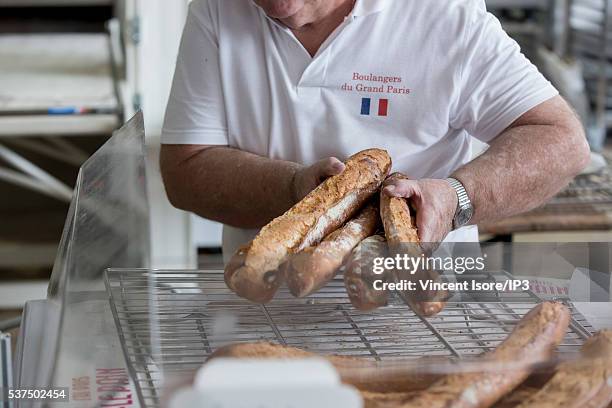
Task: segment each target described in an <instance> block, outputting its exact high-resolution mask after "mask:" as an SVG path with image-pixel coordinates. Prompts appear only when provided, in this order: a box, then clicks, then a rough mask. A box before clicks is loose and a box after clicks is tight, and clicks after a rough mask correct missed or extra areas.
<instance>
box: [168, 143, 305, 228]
mask: <svg viewBox="0 0 612 408" xmlns="http://www.w3.org/2000/svg"><path fill="white" fill-rule="evenodd" d="M167 149H169V148H167ZM170 155H171V153H169V152H168V151H166V152H164V150H163V149H162V158H161V164H162V174H163V176H164V183H165V185H166V191H167V193H168V197H169V198H170V201H171V202H172V204H173V205H174V206H175V207H178V208H181V209H183V210H186V211H191V212H194V213H196V214H199V215H201V216H202V217H205V218H208V219H211V220H215V221H219V222H222V223H224V224H228V225H233V226H237V227H242V228H258V227H261V226H263V225H265V224H266V223H267V222H269V221H270V220H271V219H272V218H274V217H276V216H278V215H280V214H282V213H283V212H284V211H286V210H287V209H289V208H290V207H291V205H293V202H294V197H293V195H294V192H293V190H292V189H293V183H292V181H293V177H294V175H295V173H296V171H297V170H298V169H299V168H300V166H299V165H298V164H296V163H292V162H287V161H282V160H272V159H268V158H265V157H261V156H257V155H255V154H252V153H248V152H244V151H241V150H236V149H232V148H229V147H208V148H205V149H201V150H199V151H195V152H194V153H193V154H192V155H190V156H189V157H186V158H183V159H182V160H176V158H175V157H164V156H170Z"/></svg>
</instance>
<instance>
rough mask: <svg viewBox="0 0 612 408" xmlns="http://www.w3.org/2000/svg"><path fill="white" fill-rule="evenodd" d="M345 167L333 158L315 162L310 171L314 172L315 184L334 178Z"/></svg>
mask: <svg viewBox="0 0 612 408" xmlns="http://www.w3.org/2000/svg"><path fill="white" fill-rule="evenodd" d="M345 168H346V166H345V165H344V163H342V162H341V161H340V160H338V159H336V158H335V157H328V158H327V159H323V160H319V161H318V162H316V163H315V164H314V165H313V166H312V169H313V170H314V174H313V175H314V178H315V180H317V183H321V182H323V181H324V180H325V179H326V178H328V177H330V176H336V175H338V174H340V173H342V172H343V171H344V169H345Z"/></svg>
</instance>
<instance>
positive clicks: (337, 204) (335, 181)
mask: <svg viewBox="0 0 612 408" xmlns="http://www.w3.org/2000/svg"><path fill="white" fill-rule="evenodd" d="M390 168H391V158H390V157H389V155H388V153H387V152H386V151H384V150H380V149H369V150H364V151H362V152H359V153H357V154H355V155H353V156H351V157H350V158H349V159H348V160H347V161H346V168H345V170H344V171H343V172H342V173H341V174H339V175H337V176H333V177H330V178H328V179H327V180H325V181H324V182H323V183H322V184H321V185H319V186H318V187H317V188H315V189H314V190H313V191H312V192H311V193H310V194H308V195H307V196H306V197H304V199H303V200H302V201H300V202H299V203H297V204H296V205H294V206H293V207H292V208H291V209H289V210H288V211H287V212H286V213H285V214H283V215H281V216H280V217H278V218H275V219H274V220H272V221H271V222H270V223H269V224H268V225H266V226H265V227H263V228H262V229H261V231H260V232H259V234H257V236H256V237H255V239H253V241H251V242H250V243H249V244H247V245H245V246H243V247H241V248H240V249H238V251H237V252H236V253H235V254H234V256H233V258H232V259H231V260H230V262H229V263H228V265H227V266H226V268H225V282H226V284H227V286H228V287H229V288H230V289H231V290H233V291H234V292H235V293H236V294H237V295H238V296H241V297H244V298H246V299H249V300H251V301H253V302H258V303H266V302H268V301H270V300H271V299H272V297H273V296H274V293H275V292H276V290H277V289H278V287H279V285H280V284H281V282H282V280H283V277H282V273H281V271H280V270H279V266H280V265H281V263H283V262H284V261H285V259H286V258H287V256H288V255H289V254H291V253H295V252H299V251H300V250H302V249H304V248H306V247H308V246H312V245H316V244H317V243H319V242H320V241H321V239H323V238H324V237H325V236H326V235H328V234H329V233H331V232H332V231H334V230H336V229H337V228H338V227H340V226H341V225H342V224H344V223H345V222H346V221H347V220H348V219H350V218H351V217H352V216H353V215H354V214H355V213H356V212H357V211H358V210H359V208H361V207H362V206H363V205H364V204H365V203H366V201H367V200H368V199H369V198H370V197H371V196H372V195H373V194H374V193H375V192H376V191H377V190H378V189H379V187H380V186H381V184H382V182H383V180H384V179H385V177H386V176H387V174H388V172H389V169H390Z"/></svg>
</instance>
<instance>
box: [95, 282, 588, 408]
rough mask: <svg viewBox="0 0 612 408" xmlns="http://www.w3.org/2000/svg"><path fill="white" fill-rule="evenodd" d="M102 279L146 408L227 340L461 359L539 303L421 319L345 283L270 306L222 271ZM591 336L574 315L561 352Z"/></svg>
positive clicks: (385, 356) (452, 307)
mask: <svg viewBox="0 0 612 408" xmlns="http://www.w3.org/2000/svg"><path fill="white" fill-rule="evenodd" d="M502 278H503V276H502ZM491 279H500V276H491ZM105 281H106V286H107V291H108V294H109V297H110V304H111V309H112V312H113V316H114V319H115V323H116V325H117V330H118V334H119V337H120V340H121V343H122V347H123V351H124V353H125V358H126V360H127V364H128V367H129V370H130V373H131V376H132V379H133V381H134V383H135V384H136V388H137V393H138V396H139V399H140V402H141V405H142V406H143V407H156V406H159V404H160V393H161V387H162V380H161V379H162V375H168V374H170V375H177V376H178V375H190V374H192V373H194V372H195V370H197V369H198V368H199V367H200V366H201V365H202V363H203V362H204V361H205V360H206V358H207V357H208V356H209V355H210V354H211V353H212V352H213V351H214V350H216V349H217V348H218V347H220V346H223V345H226V344H229V343H239V342H253V341H271V342H275V343H279V344H283V345H290V346H295V347H300V348H303V349H306V350H309V351H312V352H315V353H321V354H339V355H348V356H360V357H363V358H369V359H374V360H378V361H391V360H396V359H398V358H416V357H419V356H423V355H428V356H431V355H438V356H449V357H455V358H465V357H470V356H476V355H479V354H481V353H483V352H485V351H488V350H491V349H493V348H495V347H496V346H497V345H498V344H499V343H500V342H501V341H502V340H503V339H505V338H506V336H507V335H508V333H509V332H510V331H511V330H512V328H513V326H514V325H515V324H516V322H517V321H518V320H519V319H520V318H521V317H522V316H523V315H524V314H525V313H526V312H527V311H529V310H530V309H531V308H532V307H533V306H534V305H535V304H536V303H537V302H538V301H539V299H538V298H537V297H535V295H533V294H531V293H529V292H524V293H521V294H518V295H517V296H515V297H514V298H513V300H512V303H508V302H506V303H502V302H496V301H495V298H496V294H495V293H492V294H491V296H490V297H489V298H488V299H487V300H486V303H482V301H480V300H479V301H478V303H476V302H454V303H449V304H448V305H447V307H446V308H445V309H444V311H443V312H442V313H440V314H439V315H438V316H435V317H433V318H428V319H425V318H420V317H418V316H417V315H415V314H414V313H413V311H412V310H411V309H410V308H409V307H408V306H406V305H405V304H404V303H403V302H401V300H399V299H396V298H394V299H391V300H390V305H389V306H387V307H384V308H381V309H378V310H375V311H372V312H366V313H364V312H359V311H357V310H356V309H354V308H353V307H352V306H351V304H350V302H349V300H348V298H347V296H346V293H345V291H344V286H343V282H342V279H341V278H336V279H335V280H334V281H332V282H330V283H329V284H328V285H327V286H326V287H325V288H324V289H323V290H321V291H320V292H318V293H317V294H316V295H313V296H312V297H309V298H307V299H295V298H293V297H291V295H290V294H289V293H288V291H286V290H285V289H281V290H280V292H279V293H278V294H277V296H276V298H275V300H274V301H273V302H271V303H270V304H268V305H265V306H264V305H255V304H252V303H249V302H247V301H245V300H242V299H239V298H238V297H236V296H235V295H234V294H233V293H231V292H230V291H229V290H228V289H227V288H226V286H225V283H224V282H223V274H222V272H221V271H219V270H216V271H184V272H181V271H179V272H170V271H152V272H148V271H144V270H141V271H135V270H107V271H106V279H105ZM591 332H592V328H591V326H590V325H589V324H588V322H587V321H586V320H585V319H584V317H582V316H581V315H580V314H579V313H577V312H576V311H575V310H573V318H572V321H571V326H570V330H568V333H567V336H566V338H565V340H564V341H563V343H562V344H561V346H560V347H559V352H560V353H575V352H577V350H578V348H579V346H580V345H581V344H582V343H583V341H584V339H585V338H587V337H588V336H590V335H591Z"/></svg>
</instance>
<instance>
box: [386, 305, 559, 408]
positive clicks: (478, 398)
mask: <svg viewBox="0 0 612 408" xmlns="http://www.w3.org/2000/svg"><path fill="white" fill-rule="evenodd" d="M569 319H570V314H569V310H568V309H567V307H565V306H564V305H562V304H561V303H555V302H543V303H540V304H539V305H538V306H536V307H535V308H533V309H532V310H531V311H529V313H527V314H526V315H525V316H524V317H523V319H521V321H520V322H519V323H518V325H517V326H516V327H515V328H514V330H513V331H512V333H511V334H510V335H509V336H508V338H506V340H504V341H503V342H502V343H501V344H500V345H499V346H498V347H497V349H495V351H493V352H491V353H489V354H488V355H487V356H485V358H486V359H488V360H491V362H492V363H493V364H494V363H496V362H497V363H502V364H503V363H519V364H521V368H516V369H515V368H513V369H511V370H507V369H506V370H503V369H502V370H501V371H496V372H475V373H458V374H450V375H447V376H444V377H443V378H441V379H440V380H438V381H437V382H435V383H434V384H433V385H431V386H430V387H428V388H427V389H426V390H424V391H420V392H419V393H418V394H417V396H415V397H414V398H413V399H411V400H410V401H409V402H407V403H405V404H402V405H389V407H393V408H398V407H401V408H486V407H490V406H492V405H493V404H494V403H495V402H496V401H498V400H499V399H501V398H502V397H503V396H505V395H506V394H508V393H509V392H510V391H512V390H513V389H514V388H515V387H517V386H518V385H519V384H521V383H522V382H523V381H524V380H525V379H526V378H527V377H528V376H529V374H530V373H531V371H532V370H533V365H534V364H536V363H541V362H544V361H546V360H547V359H549V358H550V357H551V356H552V353H553V350H554V349H555V347H556V346H557V345H559V343H560V342H561V341H562V340H563V337H564V335H565V332H566V330H567V327H568V325H569ZM522 363H525V365H524V367H523V366H522Z"/></svg>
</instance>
